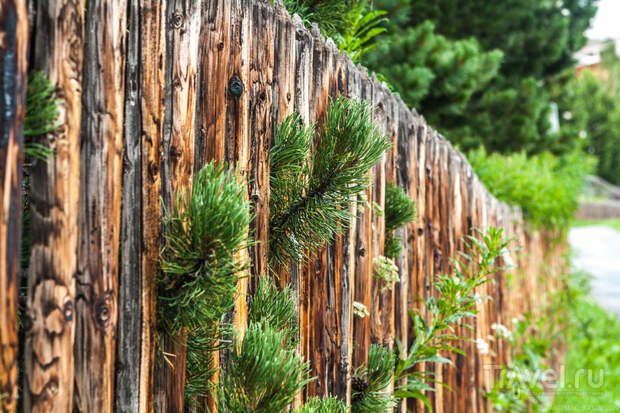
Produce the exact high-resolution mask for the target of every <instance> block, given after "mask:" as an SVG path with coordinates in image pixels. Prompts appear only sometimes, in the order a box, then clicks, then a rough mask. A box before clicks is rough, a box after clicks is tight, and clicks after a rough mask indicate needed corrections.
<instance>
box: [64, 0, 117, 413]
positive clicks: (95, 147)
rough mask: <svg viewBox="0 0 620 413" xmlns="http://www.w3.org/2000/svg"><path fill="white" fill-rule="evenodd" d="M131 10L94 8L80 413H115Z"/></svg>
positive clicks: (80, 298)
mask: <svg viewBox="0 0 620 413" xmlns="http://www.w3.org/2000/svg"><path fill="white" fill-rule="evenodd" d="M125 22H126V8H125V7H124V3H122V2H120V1H116V2H113V3H112V4H108V3H105V4H104V2H102V1H100V0H94V1H91V2H88V4H87V7H86V21H85V29H86V30H85V34H86V35H85V47H84V57H85V59H84V69H83V71H84V83H85V84H87V85H89V87H86V88H85V89H84V92H83V98H82V104H83V107H82V144H81V165H80V166H81V170H80V208H79V214H80V215H79V222H78V231H79V232H78V263H77V266H78V269H77V274H76V281H77V284H76V301H75V311H76V334H75V391H74V404H73V409H74V411H75V412H93V411H97V412H112V411H113V405H114V380H115V373H114V369H115V361H116V359H115V356H116V326H117V318H118V309H117V308H118V253H119V249H118V248H119V236H120V231H119V230H120V217H121V185H120V182H121V173H122V156H123V122H124V107H123V106H124V105H123V99H124V94H125V73H124V72H125V70H124V69H125V64H124V63H125V61H124V54H125V50H126V48H125Z"/></svg>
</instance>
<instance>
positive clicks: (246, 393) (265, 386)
mask: <svg viewBox="0 0 620 413" xmlns="http://www.w3.org/2000/svg"><path fill="white" fill-rule="evenodd" d="M285 340H286V333H285V332H282V331H277V330H276V329H275V328H273V327H272V326H271V325H269V324H264V323H250V325H249V326H248V330H247V332H246V334H245V337H244V338H243V341H242V343H241V346H238V345H234V346H233V351H232V354H231V357H230V358H229V360H228V362H227V364H226V369H225V374H223V375H222V377H221V382H220V397H219V400H218V403H219V405H218V411H219V412H222V413H246V412H254V413H279V412H281V411H282V410H283V409H284V408H285V407H286V406H287V405H289V404H290V403H291V402H292V401H293V399H294V397H295V394H296V393H297V392H298V391H299V390H300V389H302V388H303V387H304V386H305V385H306V384H307V383H309V382H310V381H311V379H308V375H309V372H310V369H309V364H308V362H304V361H303V360H302V358H301V357H300V356H299V355H298V354H297V353H296V352H295V350H291V349H288V348H286V347H285V346H283V343H284V342H285Z"/></svg>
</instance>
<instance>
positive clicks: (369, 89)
mask: <svg viewBox="0 0 620 413" xmlns="http://www.w3.org/2000/svg"><path fill="white" fill-rule="evenodd" d="M358 72H359V74H360V86H359V91H360V94H359V97H360V99H362V100H366V101H367V102H368V103H369V104H371V105H372V102H373V83H372V82H371V80H370V79H369V78H368V75H367V74H366V71H365V70H364V69H363V68H360V67H358ZM368 179H369V181H370V182H373V181H374V173H373V171H372V170H371V171H369V172H368ZM364 196H365V198H366V202H367V203H372V199H373V197H372V187H370V186H369V187H368V189H366V191H365V193H364ZM354 296H355V301H357V302H358V303H360V304H362V305H364V306H365V307H366V309H368V310H369V311H370V310H371V309H372V206H371V207H370V208H369V207H368V205H364V203H363V202H362V203H361V204H360V207H359V208H358V210H357V222H356V234H355V295H354ZM353 332H354V337H353V366H354V367H357V366H361V365H363V364H366V361H367V360H368V350H369V349H370V317H369V316H366V317H364V318H361V317H355V318H354V321H353Z"/></svg>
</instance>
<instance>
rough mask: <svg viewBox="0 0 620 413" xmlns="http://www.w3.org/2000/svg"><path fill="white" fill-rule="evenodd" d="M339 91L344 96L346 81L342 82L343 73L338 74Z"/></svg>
mask: <svg viewBox="0 0 620 413" xmlns="http://www.w3.org/2000/svg"><path fill="white" fill-rule="evenodd" d="M338 91H339V92H340V93H341V94H344V80H342V71H339V72H338Z"/></svg>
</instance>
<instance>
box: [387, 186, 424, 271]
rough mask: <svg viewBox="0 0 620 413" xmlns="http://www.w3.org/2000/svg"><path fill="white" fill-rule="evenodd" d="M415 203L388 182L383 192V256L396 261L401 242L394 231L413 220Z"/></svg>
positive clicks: (401, 190) (402, 191) (400, 189)
mask: <svg viewBox="0 0 620 413" xmlns="http://www.w3.org/2000/svg"><path fill="white" fill-rule="evenodd" d="M415 214H416V210H415V202H413V201H412V200H411V199H410V198H409V197H408V196H407V194H406V193H405V191H404V190H403V188H401V187H399V186H396V185H395V184H394V183H392V182H389V183H388V185H387V188H386V190H385V251H384V253H385V256H386V257H388V258H392V259H396V258H398V257H399V256H400V253H401V251H402V242H401V240H400V239H398V238H397V237H396V236H395V234H394V231H395V230H396V229H398V228H401V227H402V226H404V225H405V224H407V223H409V222H412V221H413V220H414V219H415Z"/></svg>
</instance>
